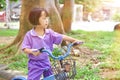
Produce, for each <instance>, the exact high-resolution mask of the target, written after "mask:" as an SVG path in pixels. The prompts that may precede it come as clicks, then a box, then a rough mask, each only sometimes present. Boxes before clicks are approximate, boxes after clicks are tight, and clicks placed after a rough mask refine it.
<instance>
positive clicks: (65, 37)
mask: <svg viewBox="0 0 120 80" xmlns="http://www.w3.org/2000/svg"><path fill="white" fill-rule="evenodd" d="M63 40H64V41H69V42H72V43H73V42H83V41H80V40H78V39H75V38H72V37H69V36H66V35H63Z"/></svg>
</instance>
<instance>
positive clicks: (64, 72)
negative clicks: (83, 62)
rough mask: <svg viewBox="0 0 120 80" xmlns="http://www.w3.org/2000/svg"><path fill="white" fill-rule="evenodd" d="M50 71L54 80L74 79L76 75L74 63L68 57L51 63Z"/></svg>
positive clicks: (73, 60)
mask: <svg viewBox="0 0 120 80" xmlns="http://www.w3.org/2000/svg"><path fill="white" fill-rule="evenodd" d="M52 70H53V73H54V75H55V78H56V80H68V79H74V77H75V75H76V62H75V59H72V58H71V57H70V56H69V57H67V58H65V59H64V60H60V61H59V60H54V61H52Z"/></svg>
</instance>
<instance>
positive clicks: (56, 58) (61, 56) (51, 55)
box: [39, 42, 83, 60]
mask: <svg viewBox="0 0 120 80" xmlns="http://www.w3.org/2000/svg"><path fill="white" fill-rule="evenodd" d="M78 44H83V42H76V43H70V44H68V45H67V51H66V53H65V54H64V55H60V56H58V57H56V56H54V55H53V54H52V53H51V52H50V51H48V50H46V49H45V48H41V49H39V51H40V52H46V53H48V54H49V56H50V57H51V58H53V59H54V60H63V59H65V58H66V57H67V56H68V55H69V54H70V51H71V47H72V46H74V45H78Z"/></svg>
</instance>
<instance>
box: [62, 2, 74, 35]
mask: <svg viewBox="0 0 120 80" xmlns="http://www.w3.org/2000/svg"><path fill="white" fill-rule="evenodd" d="M73 8H74V0H64V6H63V9H62V12H61V18H62V21H63V25H64V30H65V32H66V33H67V32H70V31H71V24H72V17H73Z"/></svg>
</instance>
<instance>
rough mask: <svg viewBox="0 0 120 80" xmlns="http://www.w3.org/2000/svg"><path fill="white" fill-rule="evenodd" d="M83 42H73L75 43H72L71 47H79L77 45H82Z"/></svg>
mask: <svg viewBox="0 0 120 80" xmlns="http://www.w3.org/2000/svg"><path fill="white" fill-rule="evenodd" d="M83 43H84V42H75V43H73V46H75V45H79V44H83Z"/></svg>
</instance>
